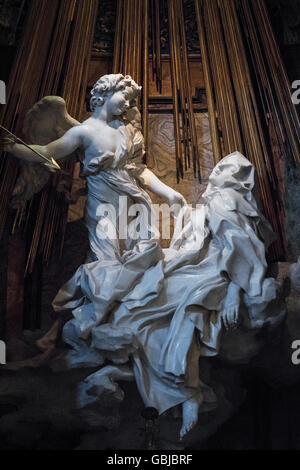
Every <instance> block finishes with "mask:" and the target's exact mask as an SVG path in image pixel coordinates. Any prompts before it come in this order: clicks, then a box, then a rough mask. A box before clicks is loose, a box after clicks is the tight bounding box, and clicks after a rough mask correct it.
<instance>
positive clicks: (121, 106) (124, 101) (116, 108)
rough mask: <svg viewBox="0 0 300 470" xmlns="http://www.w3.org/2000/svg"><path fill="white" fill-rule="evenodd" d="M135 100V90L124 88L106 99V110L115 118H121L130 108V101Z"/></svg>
mask: <svg viewBox="0 0 300 470" xmlns="http://www.w3.org/2000/svg"><path fill="white" fill-rule="evenodd" d="M132 98H133V90H132V88H130V87H124V88H122V89H121V90H118V91H115V92H114V93H113V94H112V95H110V96H108V97H106V98H105V101H106V109H107V111H108V112H109V113H110V114H112V115H113V116H120V115H121V114H123V113H124V112H125V111H126V110H127V109H129V107H130V101H131V99H132Z"/></svg>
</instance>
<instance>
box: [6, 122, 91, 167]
mask: <svg viewBox="0 0 300 470" xmlns="http://www.w3.org/2000/svg"><path fill="white" fill-rule="evenodd" d="M81 135H82V134H81V128H80V126H75V127H72V128H71V129H69V130H68V131H67V132H66V133H65V134H64V135H63V136H62V137H60V138H59V139H57V140H54V141H53V142H50V143H49V144H47V145H30V148H32V149H34V150H36V151H37V152H39V153H41V154H42V155H44V156H45V157H49V158H51V157H53V158H54V159H55V160H60V159H63V158H64V157H67V156H68V155H70V154H71V153H72V152H74V151H75V150H76V149H77V148H78V147H79V146H80V145H81V142H82V138H81ZM3 147H4V150H5V151H7V152H9V153H11V154H12V155H14V156H15V157H18V158H21V159H22V160H26V161H28V162H41V163H44V160H43V159H42V158H41V157H39V156H38V155H37V154H35V153H33V152H31V150H30V149H29V148H27V147H25V145H22V144H16V143H8V144H6V145H4V146H3Z"/></svg>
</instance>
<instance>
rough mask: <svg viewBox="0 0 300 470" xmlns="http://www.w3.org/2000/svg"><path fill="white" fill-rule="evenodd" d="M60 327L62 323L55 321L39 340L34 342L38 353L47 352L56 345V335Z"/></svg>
mask: <svg viewBox="0 0 300 470" xmlns="http://www.w3.org/2000/svg"><path fill="white" fill-rule="evenodd" d="M61 327H62V321H61V320H60V319H58V320H56V321H55V322H54V323H53V325H52V326H51V328H50V330H49V331H47V333H46V334H45V335H44V336H43V337H42V338H40V339H38V340H37V341H36V343H35V344H36V345H37V347H38V348H39V350H40V351H47V350H48V349H50V348H53V347H54V346H55V345H56V341H57V338H58V335H59V333H60V330H61Z"/></svg>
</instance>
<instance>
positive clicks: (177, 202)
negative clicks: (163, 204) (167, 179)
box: [168, 190, 187, 217]
mask: <svg viewBox="0 0 300 470" xmlns="http://www.w3.org/2000/svg"><path fill="white" fill-rule="evenodd" d="M168 202H169V205H170V207H171V215H172V216H173V217H174V216H175V217H176V216H177V215H178V213H179V211H180V209H181V208H182V207H183V206H186V205H187V202H186V200H185V199H184V197H183V195H182V194H180V193H179V192H177V191H174V190H173V191H172V192H171V193H170V195H169V196H168Z"/></svg>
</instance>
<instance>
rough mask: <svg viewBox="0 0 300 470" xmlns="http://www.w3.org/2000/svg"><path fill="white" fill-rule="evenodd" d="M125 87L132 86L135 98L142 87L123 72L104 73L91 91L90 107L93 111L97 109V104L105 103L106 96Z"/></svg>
mask: <svg viewBox="0 0 300 470" xmlns="http://www.w3.org/2000/svg"><path fill="white" fill-rule="evenodd" d="M125 87H130V88H132V89H133V91H134V98H136V96H138V94H139V93H140V91H141V88H142V87H140V86H139V85H138V84H137V83H135V81H134V80H133V79H132V78H131V77H130V75H126V76H125V77H124V75H122V74H121V73H112V74H110V75H103V76H102V77H101V78H99V80H98V81H97V82H96V83H95V85H94V86H93V88H92V91H91V95H92V97H91V99H90V108H91V111H94V110H95V109H96V106H101V105H102V104H103V103H104V98H105V96H109V95H111V94H113V93H114V92H116V91H119V90H122V89H124V88H125Z"/></svg>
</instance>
